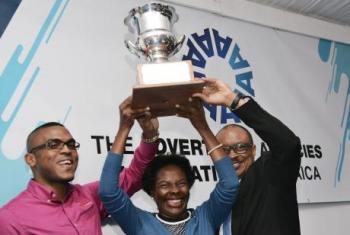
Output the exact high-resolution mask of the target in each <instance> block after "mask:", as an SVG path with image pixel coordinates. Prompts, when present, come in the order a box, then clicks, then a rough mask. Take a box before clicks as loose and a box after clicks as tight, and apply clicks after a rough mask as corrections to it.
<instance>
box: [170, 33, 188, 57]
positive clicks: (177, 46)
mask: <svg viewBox="0 0 350 235" xmlns="http://www.w3.org/2000/svg"><path fill="white" fill-rule="evenodd" d="M185 38H186V36H185V35H184V34H183V35H182V36H181V37H180V38H179V40H177V42H176V44H175V46H174V50H173V51H172V52H171V53H170V55H169V57H170V56H173V55H175V54H176V53H177V52H178V51H179V50H180V49H181V47H182V44H183V43H184V41H185Z"/></svg>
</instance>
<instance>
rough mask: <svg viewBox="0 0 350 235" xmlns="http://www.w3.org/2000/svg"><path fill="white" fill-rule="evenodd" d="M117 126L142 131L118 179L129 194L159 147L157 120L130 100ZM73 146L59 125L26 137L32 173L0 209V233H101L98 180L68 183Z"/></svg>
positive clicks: (46, 126)
mask: <svg viewBox="0 0 350 235" xmlns="http://www.w3.org/2000/svg"><path fill="white" fill-rule="evenodd" d="M119 109H120V113H121V118H120V122H133V121H134V120H135V118H138V119H137V120H138V122H139V124H140V126H141V128H142V130H143V133H142V139H143V141H141V143H140V145H139V147H138V148H137V149H136V150H135V155H134V158H133V160H132V162H131V164H130V166H129V168H125V169H124V170H123V171H122V173H121V175H120V185H121V187H122V188H123V189H124V190H125V191H126V192H127V193H128V194H129V195H130V196H131V195H132V194H133V193H135V192H136V191H138V190H139V189H140V188H141V176H142V174H143V171H144V169H145V168H146V166H147V164H148V163H149V162H150V161H151V160H152V159H153V157H154V155H155V154H156V152H157V148H158V142H157V139H158V126H159V124H158V120H156V119H152V118H151V115H150V113H149V112H148V111H147V110H132V109H131V99H130V98H128V99H127V100H125V101H124V102H123V103H122V104H121V105H120V107H119ZM79 146H80V144H79V143H78V142H76V141H75V140H74V139H73V137H72V135H71V134H70V133H69V131H68V130H67V129H66V128H65V127H64V126H63V125H62V124H60V123H57V122H49V123H46V124H44V125H41V126H39V127H37V128H36V129H35V130H33V131H32V132H31V133H30V134H29V136H28V138H27V151H28V153H27V154H26V155H25V161H26V163H27V164H28V165H29V166H30V168H31V170H32V172H33V179H32V180H31V181H30V182H29V183H28V187H27V189H26V190H24V191H23V192H22V193H20V194H19V195H18V196H17V197H15V198H14V199H12V200H11V201H10V202H9V203H8V204H6V205H5V206H4V207H3V208H1V209H0V233H1V234H39V235H40V234H45V235H47V234H50V235H55V234H60V235H62V234H64V235H71V234H72V235H73V234H74V235H76V234H81V235H89V234H93V235H96V234H102V231H101V219H103V218H105V217H106V216H107V212H106V211H105V209H104V207H103V205H102V202H101V201H100V199H99V197H98V185H99V183H98V182H93V183H89V184H86V185H79V184H74V185H73V184H70V183H69V182H70V181H72V180H73V178H74V174H75V171H76V168H77V165H78V159H79V158H78V153H77V149H78V148H79Z"/></svg>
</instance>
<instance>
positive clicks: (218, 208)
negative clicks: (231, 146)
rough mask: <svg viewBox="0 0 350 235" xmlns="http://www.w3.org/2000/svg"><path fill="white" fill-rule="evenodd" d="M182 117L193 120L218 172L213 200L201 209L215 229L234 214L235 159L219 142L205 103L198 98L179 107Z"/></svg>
mask: <svg viewBox="0 0 350 235" xmlns="http://www.w3.org/2000/svg"><path fill="white" fill-rule="evenodd" d="M178 115H179V116H181V117H186V118H188V119H189V120H190V121H191V124H192V125H193V127H194V128H195V129H196V130H197V132H198V133H199V135H200V136H201V137H202V139H203V141H204V144H205V146H206V148H207V152H208V154H209V155H210V157H211V159H212V160H213V163H214V165H215V168H216V170H217V172H218V178H219V182H218V183H217V184H216V186H215V189H214V190H213V191H212V193H211V194H210V197H209V200H207V201H205V202H204V203H203V204H202V205H201V206H200V207H198V209H197V211H198V219H199V220H209V221H211V222H212V225H213V229H214V230H215V229H216V228H217V227H218V226H219V225H220V224H221V223H223V221H224V220H225V218H227V216H228V215H229V213H230V211H231V207H232V205H233V203H234V201H235V199H236V195H237V191H238V177H237V175H236V172H235V169H234V168H233V165H232V162H231V160H230V159H229V158H228V157H227V156H225V153H224V151H223V150H222V148H221V146H222V145H221V144H220V143H219V142H218V141H217V139H216V137H215V136H214V134H213V133H212V131H211V129H210V128H209V126H208V123H207V121H206V119H205V115H204V110H203V106H202V104H201V103H200V102H199V100H198V99H194V100H193V101H192V102H190V103H189V104H188V105H186V106H178Z"/></svg>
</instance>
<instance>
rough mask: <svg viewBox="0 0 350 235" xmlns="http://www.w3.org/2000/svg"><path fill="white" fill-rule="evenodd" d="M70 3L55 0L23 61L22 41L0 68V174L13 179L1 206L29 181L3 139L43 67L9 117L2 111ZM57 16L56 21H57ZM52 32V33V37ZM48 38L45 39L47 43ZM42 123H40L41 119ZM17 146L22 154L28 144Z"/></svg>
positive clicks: (4, 187)
mask: <svg viewBox="0 0 350 235" xmlns="http://www.w3.org/2000/svg"><path fill="white" fill-rule="evenodd" d="M64 2H65V3H66V4H65V6H64V7H61V6H62V3H64ZM67 3H68V0H66V1H64V0H56V1H55V2H54V4H53V6H52V8H51V9H50V11H49V12H48V16H47V17H46V19H45V21H44V22H43V24H42V26H41V28H40V30H39V32H38V34H37V36H36V38H35V40H34V42H33V44H32V45H31V47H30V49H29V51H28V54H27V55H26V57H25V58H24V60H23V62H20V61H19V58H20V57H21V54H22V52H23V49H24V47H23V45H21V44H19V45H18V46H17V47H16V49H15V51H14V52H13V54H12V56H11V57H10V59H9V61H8V63H7V65H6V66H5V68H4V70H3V71H0V94H1V96H0V114H1V118H0V167H1V168H0V169H1V170H0V177H1V178H2V179H11V180H4V181H3V183H2V185H1V186H2V192H5V193H1V197H0V206H1V205H3V204H5V203H6V202H7V201H8V200H9V199H11V198H12V197H13V196H15V195H16V194H17V193H18V192H19V191H21V190H22V189H23V188H24V187H25V185H26V184H27V182H28V179H29V177H30V175H29V169H28V168H27V167H26V165H25V163H24V160H23V158H22V157H17V158H13V157H11V159H16V160H10V159H9V157H7V156H6V155H5V153H4V152H3V149H2V142H3V140H4V137H5V136H6V134H7V132H8V130H9V128H10V127H11V125H12V124H13V121H14V119H15V117H16V115H17V114H18V112H19V110H20V108H21V107H22V105H23V101H24V100H25V98H26V97H27V95H28V94H29V92H30V89H31V87H32V85H33V83H34V82H35V80H36V78H37V77H38V74H39V73H40V68H39V67H37V68H36V69H35V71H34V73H33V75H32V76H31V78H30V80H29V81H28V82H27V84H26V86H25V89H24V91H23V92H22V94H21V95H20V98H19V100H18V101H17V103H16V105H15V108H14V110H13V112H12V113H11V114H10V116H9V118H8V119H7V120H4V119H3V116H2V115H3V113H4V111H5V109H6V107H7V105H8V104H9V102H10V101H11V99H12V98H13V95H14V93H15V91H16V90H17V88H18V86H19V84H20V82H21V81H22V79H23V76H24V74H25V73H26V72H27V70H28V67H29V66H30V64H31V62H32V60H33V58H34V57H35V55H36V53H37V52H38V48H39V47H40V45H41V44H42V43H43V42H44V39H45V35H47V33H48V30H49V29H50V27H52V24H54V27H52V30H53V29H54V28H55V26H56V25H57V22H58V21H59V19H60V16H61V15H62V13H63V11H64V10H65V7H66V5H67ZM60 8H62V9H61V13H60V16H59V17H57V15H58V14H59V11H60ZM55 19H56V22H54V20H55ZM51 34H52V32H51V33H50V34H49V36H51ZM47 42H48V40H47V41H46V43H47ZM38 123H40V122H38ZM18 148H21V149H23V153H22V154H21V155H22V156H23V154H24V152H25V146H23V145H19V146H18Z"/></svg>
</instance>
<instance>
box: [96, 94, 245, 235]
mask: <svg viewBox="0 0 350 235" xmlns="http://www.w3.org/2000/svg"><path fill="white" fill-rule="evenodd" d="M177 115H178V116H181V117H185V118H188V119H189V120H190V121H191V124H192V126H193V127H194V128H195V129H196V130H197V132H198V133H199V135H200V136H201V138H202V139H203V141H204V144H205V146H206V148H207V150H208V155H210V157H211V159H212V161H213V163H214V165H215V168H216V171H217V173H218V178H219V181H218V183H217V184H216V186H215V188H214V190H213V191H212V192H211V193H210V196H209V199H208V200H206V201H205V202H203V203H202V204H201V205H200V206H198V207H197V208H196V209H194V210H193V209H188V208H187V203H188V200H189V197H190V189H191V187H192V185H193V183H194V174H193V172H192V167H191V165H190V163H189V161H188V159H187V158H185V157H184V156H180V155H177V154H172V155H159V156H157V157H155V159H154V160H153V161H151V163H150V164H149V166H148V168H147V169H146V171H145V173H144V175H143V180H142V184H143V189H144V191H145V192H146V193H147V194H148V195H150V196H151V197H152V198H153V199H154V201H155V203H156V205H157V208H158V212H157V213H151V212H147V211H145V210H142V209H140V208H137V207H135V206H134V205H133V203H132V201H131V200H130V198H129V197H128V195H127V194H126V193H125V192H124V191H123V190H122V189H121V188H119V187H115V185H118V179H119V178H118V177H116V175H118V174H119V171H120V167H121V163H122V153H123V151H124V144H125V141H126V138H127V136H128V133H129V131H130V129H131V127H132V124H131V123H133V122H131V121H129V122H122V121H121V122H120V123H121V124H120V126H119V130H118V133H117V137H116V139H115V141H114V143H113V145H112V148H111V151H110V152H109V153H108V156H107V159H106V162H105V165H104V168H103V171H102V175H101V181H100V196H101V199H102V201H103V203H104V205H105V207H106V209H107V211H108V212H109V213H110V215H111V216H112V217H113V218H114V219H115V220H116V222H118V224H119V225H120V227H121V228H122V230H123V231H124V232H125V233H126V234H128V235H129V234H130V235H133V234H135V235H136V234H148V235H151V234H152V235H153V234H162V235H163V234H164V235H167V234H169V235H170V234H172V235H192V234H197V235H206V234H208V235H209V234H210V235H213V234H215V232H216V231H217V229H218V228H219V226H220V225H221V224H222V223H223V221H224V220H225V219H226V218H227V216H228V215H229V213H230V210H231V208H232V205H233V203H234V201H235V198H236V195H237V192H238V178H237V176H236V172H235V170H234V167H233V165H232V161H231V160H230V159H229V158H228V157H227V156H225V153H224V151H223V150H222V148H221V145H220V144H219V142H218V141H217V140H216V138H215V136H214V135H213V133H212V131H211V130H210V128H209V126H208V124H207V122H206V119H205V115H204V111H203V108H202V105H201V103H200V102H199V101H197V100H195V101H193V102H190V103H189V105H186V106H180V107H178V113H177ZM136 116H137V115H136ZM120 118H121V120H122V119H123V115H121V117H120ZM134 118H135V117H134ZM123 123H129V125H125V124H123ZM121 132H122V133H123V134H120V133H121ZM152 140H153V141H155V138H154V139H152ZM144 141H146V142H147V141H150V139H148V140H144Z"/></svg>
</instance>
